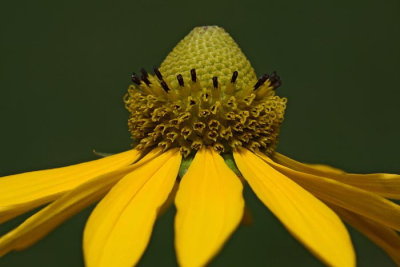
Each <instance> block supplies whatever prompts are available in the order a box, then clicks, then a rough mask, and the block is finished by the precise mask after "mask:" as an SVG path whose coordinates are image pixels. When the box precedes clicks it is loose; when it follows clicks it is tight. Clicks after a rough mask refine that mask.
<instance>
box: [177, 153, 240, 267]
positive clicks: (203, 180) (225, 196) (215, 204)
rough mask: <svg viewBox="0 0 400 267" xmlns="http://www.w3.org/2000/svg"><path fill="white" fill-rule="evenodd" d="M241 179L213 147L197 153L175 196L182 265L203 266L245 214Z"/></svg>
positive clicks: (178, 252) (179, 252)
mask: <svg viewBox="0 0 400 267" xmlns="http://www.w3.org/2000/svg"><path fill="white" fill-rule="evenodd" d="M242 187H243V186H242V183H241V181H240V180H239V179H238V177H237V176H236V175H235V174H234V173H233V171H231V170H230V169H229V167H228V166H227V165H226V164H225V162H224V160H223V158H222V157H221V156H220V155H218V154H217V153H216V152H215V151H214V150H212V149H210V148H203V149H201V150H200V151H198V152H197V153H196V156H195V158H194V160H193V162H192V163H191V165H190V167H189V169H188V171H187V173H186V174H185V176H184V177H183V178H182V181H181V183H180V185H179V188H178V193H177V196H176V200H175V205H176V208H177V215H176V218H175V247H176V251H177V255H178V262H179V264H180V266H181V267H201V266H205V264H207V262H208V261H209V260H210V259H211V258H212V257H213V256H214V255H215V254H216V253H217V252H218V251H219V250H220V248H221V247H222V245H223V244H224V242H225V241H226V239H227V238H228V237H229V236H230V235H231V233H232V232H233V230H234V229H235V228H236V227H237V226H238V224H239V223H240V221H241V218H242V216H243V209H244V201H243V197H242Z"/></svg>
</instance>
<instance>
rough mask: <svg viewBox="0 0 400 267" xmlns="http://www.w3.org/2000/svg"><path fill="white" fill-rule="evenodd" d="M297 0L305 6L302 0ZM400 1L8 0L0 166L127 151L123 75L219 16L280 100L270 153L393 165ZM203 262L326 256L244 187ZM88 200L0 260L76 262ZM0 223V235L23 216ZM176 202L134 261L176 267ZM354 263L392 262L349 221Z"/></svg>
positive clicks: (351, 165)
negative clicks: (243, 219) (224, 232)
mask: <svg viewBox="0 0 400 267" xmlns="http://www.w3.org/2000/svg"><path fill="white" fill-rule="evenodd" d="M300 2H301V3H300ZM399 14H400V2H399V1H398V0H383V1H317V0H315V1H287V0H286V1H277V0H275V1H271V0H269V1H255V0H245V1H237V0H231V1H216V0H212V1H209V0H206V1H205V0H203V1H161V0H152V1H144V0H137V1H96V2H94V1H93V2H89V1H42V0H41V1H28V0H24V1H7V2H3V3H2V7H1V11H0V15H1V16H0V29H1V30H0V38H1V40H0V53H1V58H0V90H1V97H0V123H1V124H0V125H1V126H0V127H1V131H0V140H1V141H0V142H1V152H0V157H1V163H0V175H7V174H12V173H17V172H23V171H29V170H36V169H43V168H49V167H56V166H64V165H68V164H72V163H77V162H81V161H85V160H90V159H94V158H95V156H94V155H93V154H92V152H91V151H92V149H97V150H99V151H105V152H117V151H122V150H124V149H127V148H129V143H130V140H129V135H128V132H127V127H126V119H127V113H126V112H125V110H124V108H123V105H122V96H123V95H124V93H125V90H126V88H127V86H128V84H129V82H130V79H129V76H130V72H131V71H137V70H139V69H140V68H141V67H146V68H151V67H152V66H153V65H158V64H160V62H161V61H162V60H163V58H164V57H165V56H166V54H167V53H168V51H169V50H170V49H171V48H172V47H173V46H174V45H175V44H176V43H177V42H178V41H179V40H180V39H181V38H182V37H184V36H185V35H186V34H187V33H188V32H189V31H190V30H191V29H192V28H193V27H194V26H199V25H215V24H216V25H220V26H223V27H224V28H225V29H226V30H227V31H228V32H230V33H231V35H232V36H233V37H234V38H235V39H236V41H237V42H238V43H239V44H240V46H241V47H242V49H243V51H244V52H245V53H246V54H247V56H248V57H249V59H250V61H251V62H252V64H253V66H254V67H255V69H256V71H257V72H258V74H262V73H264V72H267V71H268V72H269V71H272V70H277V71H278V73H279V74H280V75H281V77H282V80H283V87H282V88H279V92H280V94H281V95H282V96H286V97H288V98H289V106H288V110H287V116H286V121H285V123H284V126H283V129H282V135H281V143H280V147H279V151H281V152H283V153H285V154H287V155H289V156H292V157H294V158H296V159H299V160H304V161H308V162H321V163H330V164H332V165H335V166H337V167H340V168H344V169H346V170H349V171H354V172H372V171H386V172H395V173H400V162H399V151H400V142H399V141H398V140H399V136H400V126H399V119H398V117H399V115H400V106H399V98H400V86H399V84H400V75H399V71H400V37H399V33H400V27H399V26H400V16H399ZM246 200H247V203H248V205H249V206H250V208H251V209H252V210H253V213H254V224H253V225H252V226H249V227H240V228H239V229H238V231H237V232H236V233H235V234H234V236H233V237H232V239H231V240H230V241H229V242H228V243H227V245H226V246H225V248H224V249H223V251H222V252H221V254H220V255H219V256H218V257H217V258H216V259H215V260H214V261H213V263H212V264H211V265H210V266H214V267H218V266H223V267H225V266H229V267H239V266H307V267H309V266H322V265H321V263H319V262H318V261H317V260H315V259H314V257H312V256H311V254H309V253H308V252H307V251H306V250H305V249H304V248H303V247H302V246H301V245H300V244H298V243H297V242H296V241H295V240H294V239H293V238H292V237H291V236H290V235H289V234H288V233H287V232H286V231H285V230H284V229H283V227H282V226H281V225H280V224H279V223H278V222H277V220H276V219H275V218H274V217H273V216H272V215H271V214H270V212H269V211H268V210H267V209H265V208H264V207H263V206H262V205H261V204H260V203H259V202H258V201H257V200H256V199H255V197H254V196H253V195H252V193H251V192H249V190H247V191H246ZM90 210H91V208H89V209H87V210H86V211H84V212H82V213H81V214H79V215H78V216H76V217H74V218H72V219H71V220H69V221H68V222H67V223H65V224H64V225H62V226H61V227H60V228H59V229H57V230H56V231H55V232H53V233H52V234H51V235H49V236H48V237H46V238H45V239H44V240H42V241H41V242H39V243H38V244H37V245H35V246H34V247H32V248H30V249H28V250H26V251H23V252H18V253H11V254H9V255H7V256H5V257H4V258H2V259H0V266H2V267H3V266H4V267H11V266H18V267H21V266H23V267H24V266H57V267H62V266H82V255H81V235H82V229H83V227H84V223H85V220H86V218H87V216H88V215H89V212H90ZM21 220H22V219H17V220H14V221H13V222H10V223H7V224H5V225H4V226H1V229H0V230H1V231H2V232H4V231H5V230H6V229H9V228H10V227H11V226H12V225H16V224H17V222H18V221H21ZM172 222H173V211H172V210H171V211H170V212H169V213H168V214H166V215H165V216H163V217H162V218H161V219H160V220H159V222H158V223H157V225H156V228H155V230H154V234H153V238H152V241H151V244H150V246H149V249H148V250H147V251H146V253H145V255H144V257H143V260H142V261H141V263H140V264H139V266H143V267H145V266H147V267H148V266H176V261H175V256H174V252H173V241H172V240H173V226H172ZM352 236H353V240H354V244H355V247H356V250H357V255H358V262H359V266H393V263H392V262H391V261H390V260H389V259H388V257H387V256H386V255H385V254H384V253H383V252H382V251H381V250H380V249H379V248H377V247H375V246H374V245H372V244H371V243H370V242H369V241H368V240H367V239H365V238H364V237H362V236H361V235H359V234H357V233H356V232H354V231H352Z"/></svg>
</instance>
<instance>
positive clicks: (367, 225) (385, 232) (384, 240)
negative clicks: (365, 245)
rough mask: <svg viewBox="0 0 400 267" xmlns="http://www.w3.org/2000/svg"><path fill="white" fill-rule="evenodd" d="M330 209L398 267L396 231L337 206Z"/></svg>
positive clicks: (399, 249)
mask: <svg viewBox="0 0 400 267" xmlns="http://www.w3.org/2000/svg"><path fill="white" fill-rule="evenodd" d="M331 208H333V210H334V211H335V212H336V213H337V214H338V215H339V216H340V217H341V218H342V219H343V220H344V221H345V222H347V223H348V224H350V225H351V226H353V227H354V228H355V229H357V230H358V231H360V232H361V233H363V234H364V235H365V236H367V237H368V238H369V239H370V240H371V241H372V242H374V243H375V244H376V245H378V246H379V247H381V248H382V249H383V250H384V251H385V252H386V253H387V254H388V255H389V256H390V257H391V258H392V259H393V261H394V262H395V263H396V264H397V265H398V266H400V235H399V234H398V233H397V232H396V231H394V230H392V229H390V228H388V227H386V226H384V225H382V224H379V223H377V222H374V221H372V220H369V219H367V218H365V217H363V216H361V215H358V214H356V213H354V212H351V211H348V210H345V209H343V208H340V207H337V206H331Z"/></svg>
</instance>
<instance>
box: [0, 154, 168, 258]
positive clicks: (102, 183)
mask: <svg viewBox="0 0 400 267" xmlns="http://www.w3.org/2000/svg"><path fill="white" fill-rule="evenodd" d="M159 152H160V150H158V149H156V150H153V151H150V152H149V153H148V154H147V155H146V156H145V157H144V158H143V159H142V160H140V161H139V162H137V163H136V164H134V165H131V166H125V167H122V168H120V169H119V170H116V171H113V172H110V173H107V174H103V175H100V176H98V177H95V178H93V179H91V180H89V181H87V182H85V183H83V184H81V185H79V186H78V187H77V188H75V189H74V190H72V191H70V192H68V193H66V194H64V195H63V196H61V197H60V198H59V199H57V200H56V201H54V202H53V203H51V204H49V205H48V206H46V207H45V208H43V209H42V210H40V211H39V212H37V213H35V214H34V215H32V216H31V217H29V218H28V219H27V220H26V221H24V222H23V223H22V224H21V225H19V226H18V227H17V228H15V229H14V230H12V231H10V232H8V233H7V234H5V235H4V236H2V237H0V257H1V256H2V255H4V254H6V253H8V252H9V251H11V250H21V249H24V248H26V247H28V246H30V245H32V244H33V243H35V242H37V241H38V240H40V239H41V238H42V237H44V236H45V235H47V234H48V233H49V232H50V231H52V230H53V229H54V228H56V227H57V226H58V225H59V224H61V223H62V222H64V221H65V220H66V219H68V218H69V217H71V216H73V215H74V214H76V213H77V212H79V211H81V210H82V209H84V208H85V207H87V206H88V205H90V204H91V203H94V202H95V201H97V200H99V199H100V198H101V197H103V196H104V195H105V194H106V192H107V191H108V190H109V189H110V188H111V187H112V186H113V185H114V184H115V183H116V182H117V181H118V180H119V179H121V178H122V177H123V176H124V175H125V174H126V173H128V172H130V171H132V170H134V169H135V168H138V167H140V166H142V165H143V164H145V163H147V162H148V161H150V160H151V159H153V158H154V157H156V156H157V155H159Z"/></svg>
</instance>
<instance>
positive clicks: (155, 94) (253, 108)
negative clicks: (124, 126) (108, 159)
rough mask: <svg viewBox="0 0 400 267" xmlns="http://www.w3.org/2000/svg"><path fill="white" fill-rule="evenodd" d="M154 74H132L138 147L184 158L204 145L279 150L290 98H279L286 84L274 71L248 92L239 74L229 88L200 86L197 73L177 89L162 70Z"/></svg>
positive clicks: (132, 121)
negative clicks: (177, 150) (175, 149)
mask: <svg viewBox="0 0 400 267" xmlns="http://www.w3.org/2000/svg"><path fill="white" fill-rule="evenodd" d="M154 74H155V75H154V76H153V75H149V74H148V73H147V72H146V71H145V70H143V69H142V71H141V76H140V78H139V76H137V75H136V74H135V73H134V74H132V82H133V83H134V84H133V85H131V86H130V87H129V89H128V93H127V94H126V96H125V99H124V101H125V105H126V108H127V109H128V111H129V112H130V118H129V121H128V126H129V131H130V132H131V135H132V138H133V139H134V140H136V141H138V142H139V144H138V145H137V146H136V148H137V149H140V150H143V149H147V148H152V147H155V146H160V147H162V148H163V149H164V150H167V149H168V148H171V147H179V148H180V151H181V153H182V155H183V156H184V157H186V156H188V155H189V154H190V153H191V152H192V151H196V150H199V149H200V148H201V147H203V146H211V147H213V148H214V149H215V150H216V151H218V152H220V153H222V152H230V151H232V150H234V149H236V148H239V147H246V148H248V149H250V150H252V151H256V150H261V151H263V152H264V153H267V154H271V153H272V152H273V151H274V149H275V146H276V144H277V138H278V134H279V128H280V125H281V123H282V121H283V118H284V111H285V108H286V98H280V97H279V96H276V95H275V89H276V88H278V87H279V86H280V85H281V80H280V78H279V76H278V75H277V74H276V73H275V72H273V73H272V74H271V75H268V74H265V75H263V76H262V77H261V78H259V80H258V81H257V82H256V83H255V84H254V86H249V87H248V88H237V86H236V80H237V79H238V75H239V73H238V72H237V71H235V72H233V73H232V78H231V80H230V82H228V83H226V84H221V83H220V82H219V81H218V77H213V78H212V85H211V86H210V87H209V88H208V87H204V86H202V85H201V84H200V82H199V81H198V78H197V75H196V70H195V69H192V70H191V71H190V77H191V79H190V80H184V78H183V76H182V75H181V74H179V75H177V76H176V79H177V81H178V84H179V86H178V87H177V88H171V86H170V85H169V84H168V83H167V82H166V81H165V80H164V78H163V75H162V74H161V72H160V71H159V70H158V69H157V68H155V69H154Z"/></svg>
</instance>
